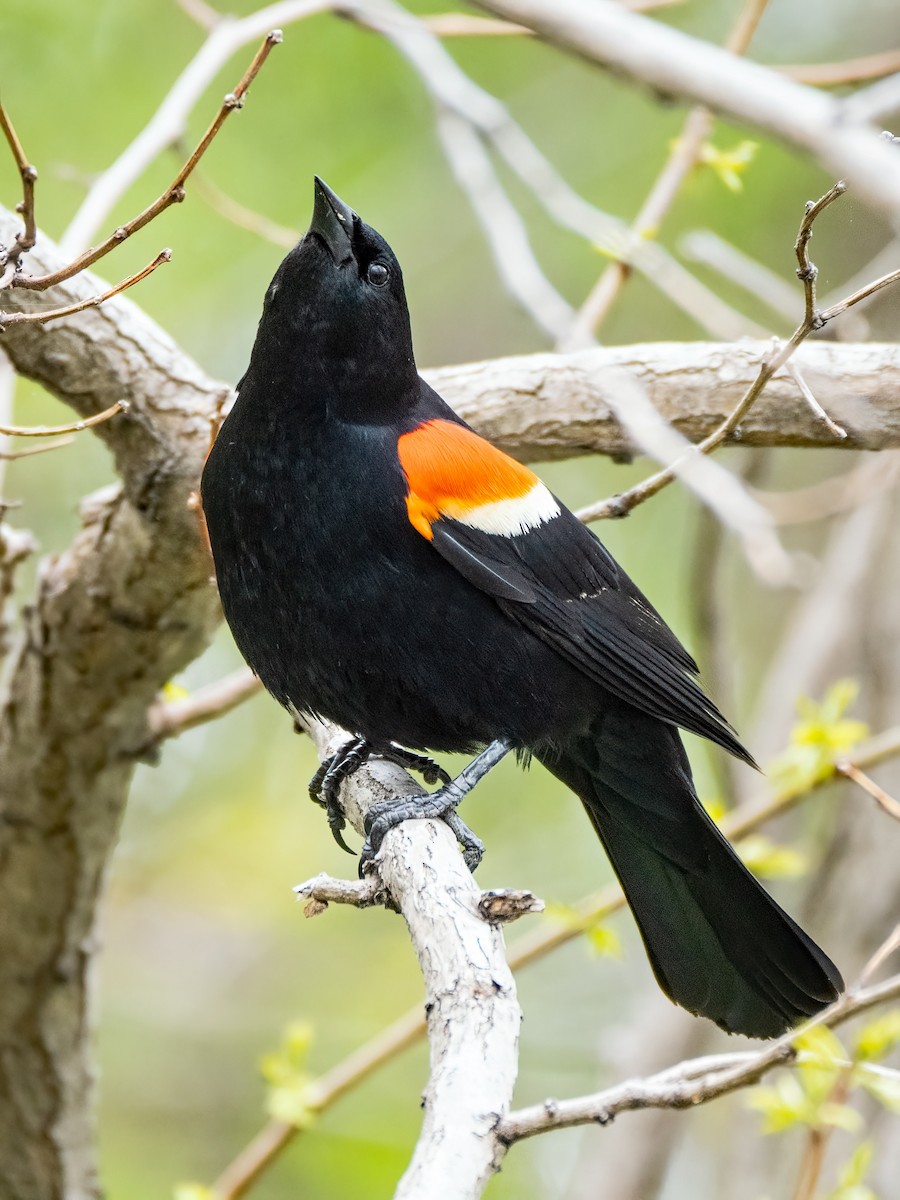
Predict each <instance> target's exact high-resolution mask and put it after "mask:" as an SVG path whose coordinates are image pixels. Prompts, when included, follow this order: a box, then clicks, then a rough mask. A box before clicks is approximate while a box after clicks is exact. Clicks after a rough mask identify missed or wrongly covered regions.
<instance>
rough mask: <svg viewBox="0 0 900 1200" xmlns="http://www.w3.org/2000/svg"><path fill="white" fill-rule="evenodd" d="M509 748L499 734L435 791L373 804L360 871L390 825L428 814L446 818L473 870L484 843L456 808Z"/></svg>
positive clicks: (424, 817) (366, 823)
mask: <svg viewBox="0 0 900 1200" xmlns="http://www.w3.org/2000/svg"><path fill="white" fill-rule="evenodd" d="M511 749H512V743H511V742H510V741H509V740H507V739H506V738H500V739H498V740H497V741H495V742H491V744H490V745H489V746H488V748H487V749H486V750H483V751H482V752H481V754H479V755H478V757H477V758H475V759H473V760H472V762H470V763H469V765H468V766H467V767H464V768H463V770H462V771H460V773H459V775H457V777H456V778H455V779H453V780H448V781H447V782H445V783H444V786H443V787H441V788H439V789H438V790H437V791H436V792H431V793H430V794H429V795H425V796H403V797H401V798H399V799H394V800H385V801H384V802H383V803H381V804H373V805H372V807H371V808H370V809H369V811H368V812H367V813H366V820H365V830H366V841H365V844H364V845H363V848H362V854H361V855H360V860H359V871H360V875H362V873H363V871H364V870H365V869H366V867H367V866H368V864H369V863H370V862H372V860H373V859H374V858H375V855H376V854H377V853H378V851H379V850H380V849H381V843H382V842H383V841H384V839H385V835H386V834H387V833H388V832H389V831H390V830H391V829H394V828H396V826H398V825H400V824H402V823H403V822H404V821H408V820H413V819H415V820H422V819H426V818H429V817H430V818H437V819H439V820H442V821H445V822H446V824H447V825H448V826H449V827H450V829H451V830H452V832H453V833H454V834H455V836H456V840H457V842H459V844H460V846H461V847H462V851H463V857H464V859H465V861H466V866H467V867H468V868H469V870H470V871H474V870H475V868H476V867H477V866H478V864H479V863H480V862H481V859H482V857H483V855H484V845H483V844H482V842H481V840H480V839H479V838H478V837H477V836H476V835H475V834H474V833H473V832H472V830H471V829H469V827H468V825H466V824H465V822H464V821H463V819H462V817H460V815H459V813H458V812H457V811H456V808H457V806H458V805H459V803H460V802H461V801H462V800H463V799H465V797H466V796H467V795H468V794H469V792H470V791H471V790H472V788H474V787H475V785H476V784H477V783H478V781H479V780H480V779H483V778H484V776H485V775H486V774H487V773H488V771H490V769H491V767H493V766H495V765H496V764H497V763H498V762H499V761H500V759H501V758H503V756H504V755H505V754H507V753H508V752H509V750H511Z"/></svg>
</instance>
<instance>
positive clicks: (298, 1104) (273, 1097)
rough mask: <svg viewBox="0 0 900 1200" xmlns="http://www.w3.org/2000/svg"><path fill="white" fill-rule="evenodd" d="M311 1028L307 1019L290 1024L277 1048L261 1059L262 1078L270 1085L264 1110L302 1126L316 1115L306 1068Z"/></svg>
mask: <svg viewBox="0 0 900 1200" xmlns="http://www.w3.org/2000/svg"><path fill="white" fill-rule="evenodd" d="M312 1039H313V1029H312V1026H311V1025H309V1024H307V1023H306V1022H302V1021H297V1022H294V1023H293V1024H292V1025H289V1026H288V1028H287V1030H286V1031H285V1035H284V1038H283V1040H282V1043H281V1046H280V1047H279V1049H278V1050H274V1051H270V1052H269V1053H268V1054H264V1055H263V1056H262V1058H261V1059H260V1064H259V1066H260V1070H261V1072H262V1075H263V1078H264V1079H265V1080H266V1082H267V1083H268V1084H269V1085H270V1086H269V1094H268V1098H267V1100H266V1110H267V1111H268V1113H269V1115H270V1116H271V1117H273V1118H274V1119H275V1120H276V1121H284V1122H285V1123H286V1124H288V1125H294V1126H296V1127H297V1128H298V1129H304V1128H305V1127H306V1126H307V1125H309V1124H310V1122H311V1121H312V1119H313V1117H314V1116H315V1112H316V1109H315V1104H314V1101H313V1078H312V1076H311V1075H310V1073H309V1071H308V1070H307V1069H306V1060H307V1057H308V1056H309V1049H310V1046H311V1044H312Z"/></svg>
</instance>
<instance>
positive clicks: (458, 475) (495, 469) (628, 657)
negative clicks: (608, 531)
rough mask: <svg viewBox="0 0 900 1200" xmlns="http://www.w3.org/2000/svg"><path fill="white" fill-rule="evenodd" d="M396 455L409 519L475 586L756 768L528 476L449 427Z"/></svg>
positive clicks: (681, 660)
mask: <svg viewBox="0 0 900 1200" xmlns="http://www.w3.org/2000/svg"><path fill="white" fill-rule="evenodd" d="M398 454H399V457H400V465H401V467H402V468H403V472H404V474H405V476H406V481H407V486H408V494H407V497H406V508H407V514H408V516H409V520H410V523H411V524H412V526H413V528H414V529H415V530H416V531H417V532H418V533H419V534H420V535H421V536H422V537H424V538H426V539H427V540H428V541H429V542H431V544H432V546H433V547H434V549H435V550H436V551H437V552H438V553H439V554H440V555H441V556H442V557H443V558H444V559H446V561H447V562H449V563H451V564H452V565H453V566H454V567H455V568H456V569H457V570H458V571H459V572H460V574H461V575H463V576H465V578H466V579H468V580H469V582H470V583H472V584H474V585H475V587H477V588H479V589H480V590H481V591H483V592H486V593H488V594H489V595H491V596H493V597H495V599H496V600H497V603H498V604H499V605H500V607H501V608H502V609H503V610H504V611H505V612H506V613H508V614H509V615H510V616H511V617H513V618H514V619H515V620H517V621H519V622H520V623H521V624H522V625H523V626H524V627H525V628H527V629H529V630H530V631H531V632H532V633H534V634H536V635H537V636H538V637H539V638H541V640H542V641H544V642H545V643H547V644H548V645H551V646H553V648H554V649H555V650H556V651H557V652H558V653H559V654H560V655H561V656H562V657H563V658H565V659H567V660H568V661H569V662H571V663H573V664H574V665H575V666H577V667H578V668H579V669H580V670H582V671H583V672H584V673H585V674H586V675H588V676H590V677H591V678H592V679H594V680H596V682H597V683H598V684H600V685H601V686H602V687H603V688H604V689H606V690H607V691H608V692H611V693H612V694H613V695H615V696H618V697H619V698H620V699H622V700H624V701H626V702H627V703H628V704H631V705H633V706H634V707H635V708H638V709H640V710H641V711H642V712H645V713H648V714H649V715H651V716H653V717H656V718H658V719H660V720H663V721H668V722H670V723H672V724H676V725H680V726H681V727H682V728H684V729H688V730H691V731H692V732H694V733H698V734H700V735H701V736H702V737H706V738H709V739H710V740H712V741H714V742H718V743H719V744H720V745H722V746H724V747H725V748H726V749H727V750H730V751H731V752H732V753H733V754H736V755H737V756H738V757H740V758H744V759H746V760H747V761H749V762H752V759H751V758H750V755H749V754H748V753H747V751H746V750H744V748H743V747H742V746H741V744H740V742H739V741H738V740H737V738H736V737H735V735H734V733H733V731H732V730H731V728H730V726H729V725H728V723H727V721H726V720H725V718H724V717H723V716H722V714H721V713H720V712H719V711H718V709H717V708H716V707H715V705H714V704H713V703H712V701H711V700H709V699H708V698H707V696H706V695H704V693H703V691H702V689H701V688H700V686H699V684H698V683H697V681H696V678H695V676H696V674H697V665H696V663H695V662H694V660H693V659H692V658H691V656H690V655H689V654H688V652H687V651H686V650H685V649H684V647H683V646H682V645H681V643H680V642H679V641H678V639H677V638H676V637H675V635H674V634H673V633H672V631H671V630H670V629H669V627H668V626H667V625H666V624H665V622H664V621H663V620H662V618H661V617H660V616H659V614H658V613H657V612H656V611H655V609H654V608H653V607H652V605H651V604H650V603H649V602H648V601H647V600H646V598H645V597H644V596H643V595H642V594H641V592H640V591H639V590H638V588H637V587H636V586H635V585H634V584H633V583H632V582H631V580H630V579H629V578H628V576H627V575H626V574H625V572H624V571H623V570H622V569H621V568H620V567H619V566H618V564H617V563H616V562H615V560H614V559H613V558H612V556H611V555H610V554H609V553H608V551H607V550H606V549H605V547H604V546H603V545H602V543H601V542H600V541H599V540H598V539H597V538H596V537H594V535H593V534H592V533H591V532H590V531H589V530H588V529H586V528H585V527H584V526H583V525H582V524H581V523H580V522H579V521H578V520H577V519H576V518H575V517H574V516H573V515H572V513H571V512H569V510H568V509H567V508H565V507H564V506H563V505H562V504H560V502H559V501H558V500H557V499H556V497H555V496H553V495H552V493H551V492H550V491H549V490H548V489H547V488H546V487H545V486H544V484H543V483H541V481H540V479H538V477H537V476H536V475H535V474H534V472H533V471H530V470H529V469H528V468H527V467H524V466H523V465H522V464H521V463H518V462H516V461H515V459H512V458H510V457H509V456H508V455H506V454H504V453H503V451H501V450H498V449H497V448H496V447H495V446H492V445H491V444H490V443H489V442H486V441H485V440H484V439H483V438H481V437H479V436H478V435H477V434H476V433H474V432H473V431H472V430H471V429H469V428H468V427H467V426H465V425H462V424H457V423H456V422H454V421H449V420H441V419H439V420H430V421H424V422H422V423H421V424H419V425H417V426H416V427H415V428H414V429H413V430H411V431H410V432H408V433H405V434H403V435H402V436H401V437H400V439H399V442H398Z"/></svg>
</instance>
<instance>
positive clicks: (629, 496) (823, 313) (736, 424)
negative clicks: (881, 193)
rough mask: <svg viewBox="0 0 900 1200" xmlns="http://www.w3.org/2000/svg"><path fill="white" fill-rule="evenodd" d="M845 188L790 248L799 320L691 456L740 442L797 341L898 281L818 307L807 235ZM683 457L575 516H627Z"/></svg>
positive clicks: (817, 208)
mask: <svg viewBox="0 0 900 1200" xmlns="http://www.w3.org/2000/svg"><path fill="white" fill-rule="evenodd" d="M846 190H847V185H846V184H845V183H844V181H843V180H839V181H838V182H837V183H836V184H835V185H834V187H832V188H830V189H829V190H828V191H827V192H826V193H825V195H824V196H822V197H820V198H819V199H818V200H816V201H810V202H809V203H808V204H807V206H806V211H805V213H804V215H803V220H802V221H801V223H800V229H799V232H798V234H797V240H796V242H795V243H794V252H795V254H796V256H797V262H798V264H799V266H798V268H797V276H798V278H799V279H800V280H801V281H802V283H803V290H804V309H805V311H804V317H803V320H802V321H801V322H800V324H799V325H798V326H797V328H796V329H795V330H794V332H793V334H792V335H791V337H790V338H789V340H788V341H786V342H783V343H782V344H781V347H780V349H779V350H778V351H777V352H776V353H775V354H773V356H772V357H771V358H768V359H766V360H765V361H764V362H763V363H762V364H761V365H760V368H759V372H758V374H757V376H756V378H755V379H754V381H753V383H751V385H750V386H749V388H747V390H746V391H745V392H744V395H743V396H742V397H741V399H740V400H739V402H738V403H737V405H736V406H735V408H734V409H733V410H732V412H731V413H730V414H729V416H728V417H726V419H725V420H724V421H723V422H722V424H721V425H719V427H718V428H717V429H715V430H713V432H712V433H711V434H710V435H709V437H706V438H704V439H703V441H702V442H699V443H698V444H697V445H696V446H694V447H692V448H691V451H690V454H691V455H693V454H710V453H712V451H714V450H716V449H718V447H719V446H721V445H722V443H723V442H725V441H726V440H727V439H729V438H733V439H734V440H740V433H739V430H740V424H741V421H743V420H744V418H745V417H746V416H747V413H748V412H749V411H750V409H751V408H752V407H753V405H754V404H755V403H756V401H757V400H758V399H759V397H760V395H761V394H762V392H763V390H764V389H765V387H766V385H767V384H768V383H769V381H770V380H771V378H772V377H773V375H775V374H776V372H778V371H780V370H781V368H782V367H783V366H784V365H785V363H787V361H788V360H789V359H790V358H791V356H792V355H793V353H794V351H795V350H796V349H797V347H798V346H799V345H800V344H801V342H804V341H805V340H806V338H807V337H808V336H809V335H810V334H811V333H813V332H814V331H816V330H819V329H822V328H823V326H825V325H826V324H827V323H828V322H829V321H831V320H833V319H834V318H835V317H837V316H840V315H841V313H844V312H846V311H847V309H849V308H852V307H853V305H855V304H859V302H860V301H861V300H865V299H867V298H868V297H869V296H871V295H872V294H873V293H875V292H877V291H880V290H881V289H882V288H885V287H888V286H889V285H890V284H892V283H895V282H897V281H898V280H900V269H898V270H896V271H891V272H889V273H888V274H887V275H883V276H882V277H881V278H880V279H876V280H874V281H873V282H872V283H870V284H867V285H866V286H865V287H862V288H860V289H859V290H858V291H856V292H854V293H853V294H852V295H850V296H846V297H845V298H844V299H843V300H840V301H838V303H837V304H832V305H831V306H830V307H829V308H825V309H819V308H818V307H817V303H816V277H817V274H818V272H817V270H816V267H815V265H814V264H813V263H812V262H811V261H810V258H809V241H810V238H811V237H812V229H813V224H814V222H815V220H816V218H817V217H818V216H819V215H820V214H821V213H822V212H824V210H825V209H826V208H828V206H829V205H831V204H833V203H834V202H835V201H836V200H838V199H839V198H840V197H841V196H842V195H843V194H844V192H845V191H846ZM687 457H688V456H684V457H683V458H682V459H679V460H677V461H676V462H674V463H672V464H670V465H669V466H668V467H665V468H664V469H663V470H662V471H657V472H656V474H655V475H651V476H650V477H649V478H648V479H645V480H644V481H643V482H642V483H639V484H637V485H636V486H635V487H633V488H630V489H629V490H628V491H627V492H622V493H620V494H619V495H618V496H612V497H610V499H608V500H602V501H600V502H598V503H597V504H591V505H588V507H587V508H583V509H581V510H580V511H579V512H578V513H577V516H578V517H579V518H580V520H582V521H597V520H600V519H603V518H609V517H626V516H628V514H629V513H630V512H631V511H632V509H634V508H636V507H637V505H639V504H642V503H643V502H644V501H645V500H648V499H649V498H650V497H651V496H655V495H656V494H657V492H660V491H662V489H663V488H664V487H667V486H668V485H669V484H670V483H672V482H673V481H674V480H675V479H677V478H678V474H679V472H680V470H681V469H683V464H684V462H685V461H686V460H687Z"/></svg>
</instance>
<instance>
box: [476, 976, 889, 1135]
mask: <svg viewBox="0 0 900 1200" xmlns="http://www.w3.org/2000/svg"><path fill="white" fill-rule="evenodd" d="M898 996H900V975H895V976H893V977H892V978H891V979H888V980H886V981H885V982H884V983H880V984H876V985H875V986H873V987H870V988H859V989H856V990H854V991H850V992H847V993H846V994H845V995H844V996H842V997H841V999H840V1000H837V1001H836V1002H835V1003H834V1004H832V1005H831V1006H830V1007H829V1008H826V1009H825V1010H824V1011H823V1012H822V1013H820V1014H819V1015H818V1016H817V1017H816V1018H814V1019H813V1020H812V1021H810V1022H808V1024H807V1025H805V1026H803V1027H802V1028H801V1029H800V1030H796V1031H792V1032H790V1033H788V1034H785V1035H784V1037H782V1038H779V1039H778V1040H777V1041H775V1042H772V1043H771V1045H769V1046H767V1047H766V1048H765V1049H764V1050H760V1051H755V1052H753V1051H751V1052H750V1053H747V1054H734V1055H722V1056H717V1061H716V1060H714V1061H713V1062H712V1063H710V1062H709V1060H707V1059H696V1060H694V1061H692V1062H686V1063H681V1064H679V1066H678V1067H670V1068H668V1070H666V1071H662V1072H660V1073H659V1074H658V1075H652V1076H650V1078H649V1079H634V1080H629V1081H628V1082H627V1083H622V1084H618V1085H617V1086H616V1087H612V1088H607V1089H606V1090H605V1091H602V1092H598V1093H597V1094H596V1095H593V1096H583V1097H579V1098H578V1099H577V1100H548V1101H545V1102H544V1104H538V1105H534V1106H533V1107H531V1108H524V1109H519V1110H518V1111H517V1112H512V1113H510V1115H509V1116H508V1117H507V1118H506V1119H505V1120H500V1121H499V1122H498V1124H497V1128H496V1131H495V1132H496V1137H497V1139H498V1141H499V1142H500V1144H501V1145H502V1146H511V1145H512V1144H513V1143H514V1142H517V1141H521V1140H522V1139H523V1138H528V1137H534V1136H535V1134H539V1133H546V1132H548V1131H549V1130H551V1129H567V1128H570V1127H571V1126H573V1125H591V1124H593V1125H607V1124H609V1122H610V1121H612V1119H613V1118H614V1117H615V1116H617V1115H618V1114H619V1113H622V1112H633V1111H634V1110H636V1109H642V1108H693V1107H695V1106H696V1105H698V1104H706V1103H708V1102H709V1101H710V1100H715V1099H717V1098H718V1097H719V1096H724V1095H727V1093H729V1092H733V1091H736V1090H737V1089H739V1088H744V1087H748V1086H750V1085H751V1084H754V1083H757V1082H758V1081H759V1080H760V1079H761V1078H762V1077H763V1075H765V1074H766V1073H767V1072H768V1071H771V1070H772V1069H773V1068H774V1067H779V1066H785V1065H786V1064H788V1063H790V1062H792V1061H793V1060H794V1059H795V1057H796V1050H795V1048H794V1042H795V1040H796V1038H797V1037H798V1036H799V1035H800V1034H802V1033H803V1032H804V1030H806V1029H810V1028H814V1027H816V1026H825V1027H826V1028H831V1027H833V1026H835V1025H839V1024H841V1023H842V1022H843V1021H847V1020H849V1019H850V1018H851V1017H855V1016H857V1015H858V1014H860V1013H863V1012H867V1011H868V1010H869V1009H871V1008H874V1007H876V1006H878V1005H881V1004H887V1003H889V1002H890V1001H892V1000H895V999H897V997H898Z"/></svg>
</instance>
